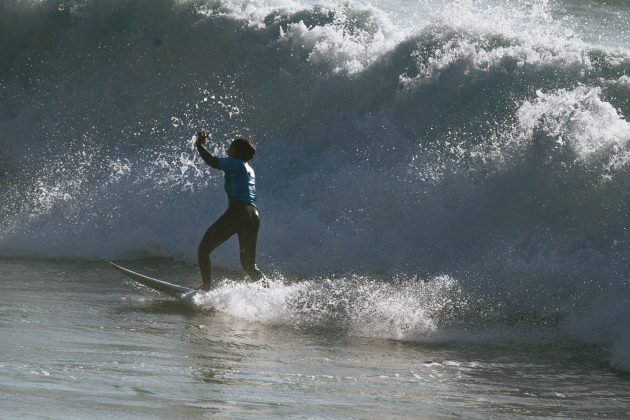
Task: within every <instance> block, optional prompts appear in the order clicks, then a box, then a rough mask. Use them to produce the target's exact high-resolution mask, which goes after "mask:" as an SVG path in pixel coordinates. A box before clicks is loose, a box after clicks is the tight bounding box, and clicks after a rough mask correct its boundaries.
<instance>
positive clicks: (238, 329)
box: [0, 259, 630, 418]
mask: <svg viewBox="0 0 630 420" xmlns="http://www.w3.org/2000/svg"><path fill="white" fill-rule="evenodd" d="M128 264H129V265H131V266H133V267H134V268H136V269H142V270H145V271H148V272H151V274H156V273H158V272H161V273H162V274H163V277H166V278H171V279H173V278H177V279H179V281H180V282H181V283H184V284H187V285H193V284H194V283H195V282H196V281H197V273H196V272H195V270H194V268H193V267H191V266H189V265H182V264H176V263H171V262H168V261H167V262H165V261H158V262H155V261H136V262H131V263H128ZM151 267H153V269H152V270H151V269H150V268H151ZM0 279H1V282H2V286H3V291H2V294H1V295H0V337H1V341H0V353H1V354H2V356H1V357H2V358H1V360H0V399H1V400H2V401H3V403H2V404H1V405H0V417H3V418H17V417H27V418H86V417H88V416H89V417H97V418H120V417H131V416H133V417H134V418H201V417H212V416H225V417H230V418H274V417H279V416H296V417H302V418H304V417H306V418H327V417H334V418H384V417H390V418H391V417H403V418H404V417H408V418H409V417H417V416H444V417H450V416H465V417H470V418H488V417H510V418H513V417H521V416H542V417H546V416H551V417H564V416H567V417H576V418H588V417H594V416H608V417H615V418H621V417H627V416H629V415H630V377H628V375H627V374H625V373H620V372H617V371H614V370H611V369H610V368H609V367H608V366H607V365H605V364H603V363H600V362H598V361H597V360H599V357H598V356H593V355H592V354H591V353H592V352H597V351H599V350H597V349H596V348H593V347H582V348H580V347H576V346H575V345H573V344H571V343H557V342H556V343H553V344H548V345H535V346H534V345H518V344H509V343H506V344H501V345H493V346H491V345H478V344H477V345H466V344H462V343H459V344H455V343H453V344H449V343H441V344H426V343H424V344H423V343H411V342H404V341H396V340H385V339H377V338H364V337H359V336H352V335H348V334H347V332H345V331H341V330H339V329H335V328H332V327H331V328H330V329H328V330H327V329H326V328H316V329H313V328H307V327H304V325H303V324H295V325H291V324H285V325H282V324H280V323H278V322H271V323H268V322H259V321H251V320H248V319H247V318H248V315H247V314H248V312H247V311H246V310H243V312H240V313H241V314H243V315H242V316H235V315H234V314H237V315H238V314H239V312H238V310H239V308H231V309H230V311H228V312H231V313H226V312H224V310H221V311H218V310H214V309H212V307H210V306H209V305H208V304H203V305H201V304H194V303H191V302H188V303H187V302H182V301H177V300H173V299H169V298H165V297H163V296H160V295H157V294H154V293H151V292H150V291H146V290H141V289H138V288H135V287H133V285H131V284H129V283H125V282H124V279H123V278H122V277H121V276H120V274H119V273H117V272H116V271H114V270H113V269H110V268H109V267H108V266H107V265H106V264H105V263H86V262H67V261H38V260H12V259H4V260H1V261H0ZM239 284H240V283H239ZM240 286H241V287H242V288H246V289H249V290H250V291H254V292H257V293H258V292H260V290H261V289H258V288H257V286H256V285H249V284H240ZM288 287H290V286H289V285H283V284H281V282H276V283H274V284H273V285H272V289H274V288H275V289H282V288H288ZM224 293H225V294H224V296H226V295H228V294H232V295H234V294H237V293H242V289H239V288H233V289H230V290H227V291H225V292H224ZM261 293H263V292H261ZM231 302H239V301H238V300H236V299H234V296H232V300H231ZM234 304H235V305H236V304H237V303H234ZM240 305H242V306H245V305H246V303H245V302H244V301H240ZM241 309H242V308H241ZM271 309H273V308H271Z"/></svg>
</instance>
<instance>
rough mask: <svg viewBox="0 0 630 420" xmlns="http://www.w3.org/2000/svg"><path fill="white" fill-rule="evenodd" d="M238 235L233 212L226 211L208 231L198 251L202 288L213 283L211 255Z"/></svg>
mask: <svg viewBox="0 0 630 420" xmlns="http://www.w3.org/2000/svg"><path fill="white" fill-rule="evenodd" d="M235 233H236V223H234V215H233V214H232V212H230V211H229V209H228V211H226V212H225V213H223V215H222V216H221V217H219V219H218V220H217V221H216V222H214V223H213V224H212V226H210V227H209V228H208V230H207V231H206V233H205V235H203V238H202V239H201V242H200V243H199V248H198V249H197V261H198V262H199V269H200V270H201V280H202V282H203V285H202V287H210V284H211V283H212V263H211V262H210V253H211V252H212V251H213V250H214V249H215V248H216V247H218V246H219V245H221V244H222V243H223V242H225V241H227V240H228V239H229V238H230V236H232V235H234V234H235Z"/></svg>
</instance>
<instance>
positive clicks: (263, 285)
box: [260, 277, 269, 288]
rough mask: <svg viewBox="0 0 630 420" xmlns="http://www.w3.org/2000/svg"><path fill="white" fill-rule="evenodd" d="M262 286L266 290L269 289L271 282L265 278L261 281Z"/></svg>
mask: <svg viewBox="0 0 630 420" xmlns="http://www.w3.org/2000/svg"><path fill="white" fill-rule="evenodd" d="M260 285H261V286H262V287H264V288H267V287H269V280H267V278H266V277H263V278H262V279H260Z"/></svg>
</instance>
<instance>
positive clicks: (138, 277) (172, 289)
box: [109, 261, 195, 297]
mask: <svg viewBox="0 0 630 420" xmlns="http://www.w3.org/2000/svg"><path fill="white" fill-rule="evenodd" d="M109 263H110V264H111V265H112V266H114V268H116V269H117V270H118V271H120V272H121V273H123V274H124V275H125V276H127V277H129V278H130V279H131V280H133V281H135V282H137V283H140V284H142V285H144V286H147V287H149V288H151V289H153V290H157V291H159V292H163V293H166V294H168V295H171V296H176V297H182V296H184V295H189V294H192V293H193V292H195V289H191V288H189V287H185V286H180V285H179V284H173V283H169V282H166V281H163V280H158V279H154V278H153V277H149V276H145V275H144V274H140V273H136V272H135V271H131V270H129V269H127V268H125V267H121V266H119V265H118V264H114V263H113V262H111V261H110V262H109Z"/></svg>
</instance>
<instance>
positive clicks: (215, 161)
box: [195, 131, 219, 169]
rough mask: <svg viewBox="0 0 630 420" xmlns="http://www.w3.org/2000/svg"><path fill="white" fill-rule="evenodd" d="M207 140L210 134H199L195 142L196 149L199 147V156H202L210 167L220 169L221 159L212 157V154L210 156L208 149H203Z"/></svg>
mask: <svg viewBox="0 0 630 420" xmlns="http://www.w3.org/2000/svg"><path fill="white" fill-rule="evenodd" d="M207 138H208V133H205V132H203V131H199V132H197V140H195V147H197V151H198V152H199V155H200V156H201V158H202V159H203V161H204V162H206V163H207V164H208V165H210V166H212V167H213V168H217V169H218V168H219V158H217V157H216V156H212V154H210V152H208V151H207V150H206V148H205V147H203V144H204V143H205V142H206V139H207Z"/></svg>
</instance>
